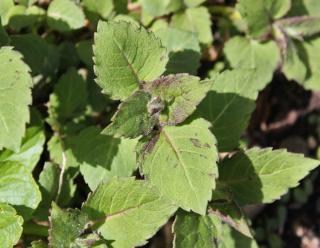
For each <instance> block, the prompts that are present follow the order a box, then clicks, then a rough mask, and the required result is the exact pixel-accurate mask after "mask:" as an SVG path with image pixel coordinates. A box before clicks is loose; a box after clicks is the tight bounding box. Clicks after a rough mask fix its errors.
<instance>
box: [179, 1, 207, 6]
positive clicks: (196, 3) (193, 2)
mask: <svg viewBox="0 0 320 248" xmlns="http://www.w3.org/2000/svg"><path fill="white" fill-rule="evenodd" d="M205 1H206V0H184V4H185V5H187V6H188V7H189V8H190V7H196V6H198V5H200V4H202V3H204V2H205Z"/></svg>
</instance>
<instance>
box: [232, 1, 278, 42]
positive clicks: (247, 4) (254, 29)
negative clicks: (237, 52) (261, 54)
mask: <svg viewBox="0 0 320 248" xmlns="http://www.w3.org/2000/svg"><path fill="white" fill-rule="evenodd" d="M267 1H268V2H269V1H270V0H267ZM277 1H280V0H277ZM236 7H237V9H238V10H239V12H240V14H241V16H242V18H243V19H244V20H245V22H246V24H247V26H248V32H249V34H250V35H251V36H252V37H254V38H260V37H262V36H265V35H266V34H267V33H268V32H270V31H271V25H270V19H269V13H268V11H267V6H266V5H265V1H264V0H241V1H239V2H238V4H237V6H236Z"/></svg>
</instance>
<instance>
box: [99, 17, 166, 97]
mask: <svg viewBox="0 0 320 248" xmlns="http://www.w3.org/2000/svg"><path fill="white" fill-rule="evenodd" d="M94 56H95V58H94V60H95V73H96V76H97V83H98V84H99V85H100V87H101V88H102V89H103V92H104V93H107V94H110V95H111V98H112V99H125V98H127V97H128V96H130V95H131V94H132V92H133V91H134V90H136V89H137V88H138V86H139V84H140V83H141V82H142V81H152V80H154V79H156V78H157V77H159V76H160V75H161V74H162V73H163V72H164V71H165V66H166V64H167V61H168V58H167V53H166V49H165V48H164V47H162V45H161V42H160V40H159V39H157V38H156V37H155V36H154V34H152V33H150V32H148V31H147V30H145V29H144V28H143V27H137V26H136V25H134V24H131V23H128V22H125V21H120V22H112V21H110V22H99V25H98V31H97V33H96V36H95V46H94Z"/></svg>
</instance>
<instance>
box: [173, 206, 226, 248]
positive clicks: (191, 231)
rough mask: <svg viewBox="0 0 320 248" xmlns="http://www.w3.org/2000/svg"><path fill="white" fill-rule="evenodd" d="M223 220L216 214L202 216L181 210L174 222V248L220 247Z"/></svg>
mask: <svg viewBox="0 0 320 248" xmlns="http://www.w3.org/2000/svg"><path fill="white" fill-rule="evenodd" d="M220 229H221V221H220V220H219V219H218V218H217V217H216V216H209V215H206V216H201V215H198V214H194V213H186V212H183V211H179V212H178V214H177V217H176V220H175V222H174V226H173V231H174V234H175V237H174V246H173V247H174V248H187V247H192V248H218V247H220V246H219V245H218V242H219V241H218V240H219V239H220V238H223V237H220V232H221V230H220Z"/></svg>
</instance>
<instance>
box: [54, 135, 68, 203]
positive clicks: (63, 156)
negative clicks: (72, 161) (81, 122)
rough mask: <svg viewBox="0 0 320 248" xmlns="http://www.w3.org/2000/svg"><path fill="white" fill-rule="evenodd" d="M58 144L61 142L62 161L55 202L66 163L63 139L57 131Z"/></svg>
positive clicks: (58, 194) (61, 183)
mask: <svg viewBox="0 0 320 248" xmlns="http://www.w3.org/2000/svg"><path fill="white" fill-rule="evenodd" d="M57 135H58V138H59V141H60V144H61V149H62V154H61V156H62V162H61V167H60V168H61V172H60V175H59V186H58V192H57V196H56V202H58V199H59V196H60V193H61V190H62V185H63V177H64V172H65V170H66V165H67V156H66V152H65V150H66V149H65V145H64V141H63V138H62V136H61V135H60V133H59V132H57Z"/></svg>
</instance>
